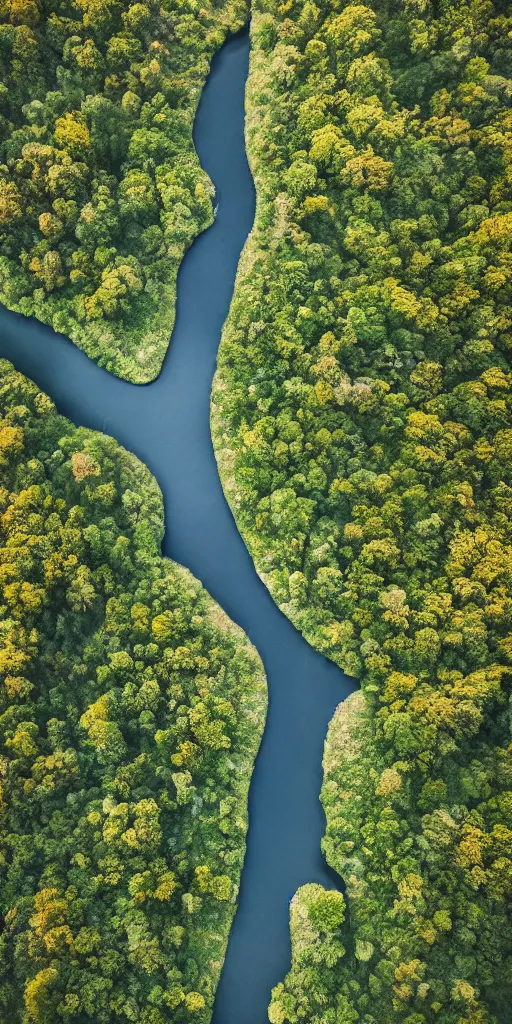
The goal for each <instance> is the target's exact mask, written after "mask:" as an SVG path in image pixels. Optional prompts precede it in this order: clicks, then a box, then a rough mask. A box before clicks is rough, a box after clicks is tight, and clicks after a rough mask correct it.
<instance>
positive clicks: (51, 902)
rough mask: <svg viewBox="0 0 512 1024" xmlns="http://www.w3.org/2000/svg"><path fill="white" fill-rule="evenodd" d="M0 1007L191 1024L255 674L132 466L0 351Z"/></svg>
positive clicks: (252, 752) (226, 919)
mask: <svg viewBox="0 0 512 1024" xmlns="http://www.w3.org/2000/svg"><path fill="white" fill-rule="evenodd" d="M0 375H1V384H0V459H1V474H2V488H1V490H0V515H1V518H0V528H1V547H0V573H1V577H2V588H3V601H2V607H1V612H0V629H1V633H2V649H1V652H0V671H1V673H2V684H1V688H0V701H1V707H0V734H1V744H2V749H1V754H0V777H1V796H2V801H1V808H0V809H1V820H0V836H1V839H0V845H1V857H2V866H1V874H0V905H1V907H2V912H3V917H2V933H1V935H0V964H1V966H0V978H1V980H0V1020H1V1021H2V1022H5V1024H17V1022H19V1024H55V1022H56V1021H58V1020H63V1021H68V1020H69V1021H86V1020H93V1021H95V1022H96V1024H102V1022H105V1024H107V1022H111V1021H114V1020H123V1021H137V1022H140V1024H166V1022H168V1021H169V1020H173V1021H176V1022H179V1024H186V1022H187V1021H195V1022H198V1024H207V1022H208V1021H209V1020H210V1016H211V1010H212V1004H213V996H214V993H215V988H216V985H217V981H218V976H219V972H220V968H221V966H222V962H223V959H224V953H225V948H226V943H227V937H228V932H229V928H230V925H231V921H232V918H233V914H234V911H235V906H236V901H237V893H238V885H239V877H240V870H241V866H242V862H243V857H244V851H245V835H246V829H247V792H248V787H249V780H250V777H251V772H252V766H253V761H254V758H255V756H256V752H257V749H258V745H259V740H260V737H261V733H262V730H263V725H264V720H265V710H266V684H265V677H264V674H263V670H262V666H261V662H260V659H259V657H258V655H257V654H256V651H255V650H254V648H253V647H252V646H251V645H250V644H249V642H248V641H247V639H246V637H245V635H244V634H243V633H242V631H241V630H240V629H239V628H238V627H237V626H235V625H234V624H233V623H232V622H231V621H230V620H229V619H228V618H227V617H226V616H225V614H224V613H223V612H222V611H221V609H220V608H219V607H218V605H216V604H215V603H214V602H213V601H212V600H211V598H210V597H209V596H208V594H207V593H206V592H205V591H204V589H203V588H202V587H201V585H200V584H199V583H198V582H197V581H196V580H195V579H194V578H193V577H192V575H191V574H190V573H189V572H188V571H187V570H186V569H183V568H182V567H181V566H179V565H177V564H176V563H174V562H171V561H169V560H167V559H163V558H162V557H161V555H160V542H161V538H162V535H163V509H162V499H161V494H160V491H159V488H158V486H157V484H156V482H155V480H154V479H153V478H152V477H151V475H150V474H149V472H148V471H147V470H146V469H145V467H144V466H143V465H142V464H141V463H140V462H138V460H137V459H135V458H134V457H133V456H132V455H129V454H128V453H127V452H126V451H125V450H124V449H123V448H121V447H120V445H119V444H118V443H117V442H116V441H114V440H113V439H112V438H109V437H106V436H105V435H104V434H101V433H96V432H94V431H91V430H86V429H84V428H76V427H74V426H73V425H72V424H71V423H70V422H69V420H67V419H65V418H64V417H62V416H59V415H58V414H57V412H56V410H55V407H54V405H53V403H52V402H51V401H50V399H49V398H48V397H47V396H46V395H45V394H44V393H42V392H40V391H38V389H37V388H36V387H35V385H33V384H32V383H31V382H30V381H28V380H27V379H26V378H25V377H23V376H22V375H21V374H19V373H17V372H16V371H15V370H14V369H13V368H12V366H11V365H10V364H9V363H7V362H6V361H5V360H2V361H1V362H0Z"/></svg>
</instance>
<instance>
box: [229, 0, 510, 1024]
mask: <svg viewBox="0 0 512 1024" xmlns="http://www.w3.org/2000/svg"><path fill="white" fill-rule="evenodd" d="M511 39H512V19H510V17H509V16H508V11H507V7H506V5H504V4H503V3H500V2H495V3H491V2H484V0H474V2H467V3H466V2H464V3H451V2H443V3H440V4H436V5H434V4H429V3H428V2H426V0H397V2H392V3H387V2H386V3H376V2H375V3H373V4H372V3H368V4H362V3H349V4H345V3H340V2H337V0H335V2H332V3H330V4H315V3H313V2H311V0H306V2H305V3H302V2H300V0H297V2H293V0H289V2H287V3H285V4H282V5H280V6H279V7H278V6H277V5H274V4H272V3H263V2H257V3H256V5H255V10H254V12H253V21H252V40H253V54H252V63H251V72H250V79H249V86H248V113H247V139H248V151H249V157H250V161H251V166H252V170H253V173H254V176H255V181H256V186H257V193H258V205H257V217H256V224H255V227H254V230H253V233H252V236H251V239H250V241H249V243H248V244H247V246H246V249H245V252H244V254H243V257H242V260H241V264H240V267H239V272H238V280H237V286H236V290H235V296H234V300H233V303H232V307H231V312H230V316H229V319H228V322H227V325H226V328H225V331H224V336H223V340H222V344H221V349H220V355H219V368H218V372H217V377H216V382H215V385H214V393H213V402H212V428H213V435H214V442H215V447H216V451H217V457H218V462H219V467H220V471H221V475H222V478H223V483H224V487H225V491H226V494H227V496H228V499H229V501H230V503H231V506H232V508H233V510H234V513H235V516H236V520H237V524H238V526H239V528H240V530H241V533H242V535H243V536H244V538H245V540H246V543H247V545H248V548H249V550H250V552H251V554H252V556H253V558H254V561H255V564H256V567H257V569H258V571H259V573H260V575H261V576H262V578H263V579H264V580H265V582H266V583H267V585H268V587H269V589H270V591H271V593H272V594H273V596H274V597H275V599H276V601H277V602H278V603H279V605H280V607H281V608H282V609H283V611H284V612H285V613H286V614H287V615H289V616H290V618H291V619H292V620H293V622H294V623H295V624H296V625H297V626H298V627H299V629H301V630H302V632H303V633H304V636H305V637H306V638H307V639H308V640H309V642H310V643H312V644H313V645H314V646H315V647H317V648H318V649H319V650H321V651H322V652H324V653H325V654H327V655H328V656H329V657H331V658H333V659H334V660H335V661H336V662H337V663H338V664H339V665H341V666H342V668H344V669H345V671H347V672H349V673H351V674H353V675H355V676H357V677H358V678H359V679H360V681H361V685H362V696H357V697H351V698H350V699H349V701H348V702H347V703H346V704H345V705H344V706H343V707H342V708H340V710H339V711H338V713H337V715H336V717H335V719H334V722H333V724H332V727H331V730H330V733H329V737H328V741H327V745H326V750H325V763H324V768H325V783H324V788H323V794H322V799H323V803H324V806H325V810H326V814H327V833H326V838H325V841H324V851H325V853H326V856H327V858H328V861H329V863H330V864H331V865H332V866H333V867H334V868H336V870H337V871H338V872H339V873H340V874H341V875H342V877H343V878H344V880H345V883H346V887H347V897H348V899H347V905H345V903H344V901H343V899H342V897H341V896H340V895H339V894H338V893H335V892H334V893H333V892H324V891H323V890H322V889H321V887H318V886H312V887H306V888H305V889H302V890H301V891H300V892H299V893H298V894H297V896H296V897H295V900H294V901H293V904H292V937H293V965H292V969H291V972H290V973H289V975H288V976H287V978H286V979H285V980H284V981H283V983H282V984H281V985H279V986H278V987H277V988H276V989H275V991H274V996H273V1000H272V1004H271V1008H270V1019H271V1021H272V1022H273V1024H287V1022H289V1024H295V1022H298V1021H304V1022H307V1024H320V1022H322V1024H327V1022H329V1024H331V1022H332V1024H334V1022H340V1024H341V1022H343V1024H348V1022H361V1024H395V1022H399V1021H400V1022H403V1024H433V1022H434V1021H436V1022H438V1024H462V1022H464V1024H470V1022H471V1024H491V1022H493V1024H494V1022H496V1021H499V1022H500V1024H505V1021H507V1020H508V1018H509V1013H510V1011H509V1006H510V995H511V992H510V985H511V972H510V967H511V954H512V935H511V925H510V897H511V889H512V861H511V846H512V803H511V789H512V785H511V783H512V764H511V760H510V757H511V747H510V720H509V717H508V699H509V692H510V674H511V660H512V639H511V612H512V603H511V584H512V580H511V561H510V559H511V546H510V519H511V512H512V475H511V473H512V469H511V460H512V416H511V412H512V409H511V398H510V394H511V383H512V374H511V372H510V349H511V345H512V332H511V328H512V308H511V302H510V296H511V272H512V257H511V252H510V249H511V241H512V176H511V166H512V165H511V160H512V156H511V154H512V131H511V128H512V120H511V113H510V97H511V91H512V54H511V46H512V43H511Z"/></svg>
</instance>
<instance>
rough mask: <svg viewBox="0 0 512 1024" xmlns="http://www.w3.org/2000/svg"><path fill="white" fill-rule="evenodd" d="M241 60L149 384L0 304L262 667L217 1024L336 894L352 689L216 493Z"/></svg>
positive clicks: (26, 363)
mask: <svg viewBox="0 0 512 1024" xmlns="http://www.w3.org/2000/svg"><path fill="white" fill-rule="evenodd" d="M248 57H249V37H248V33H247V32H244V33H242V34H240V35H238V36H235V37H233V38H232V39H230V40H229V41H228V42H227V43H226V44H225V45H224V47H223V48H222V49H221V51H220V52H219V53H218V54H217V55H216V57H215V59H214V61H213V64H212V69H211V73H210V76H209V78H208V82H207V84H206V87H205V90H204V93H203V96H202V98H201V102H200V105H199V108H198V113H197V117H196V122H195V127H194V141H195V145H196V148H197V150H198V153H199V157H200V160H201V163H202V165H203V167H205V168H206V170H207V171H208V173H209V175H210V177H211V178H212V180H213V182H214V183H215V185H216V189H217V201H218V202H219V204H220V205H219V211H218V215H217V217H216V219H215V222H214V224H213V225H212V227H211V228H209V229H208V231H206V232H205V233H204V234H202V235H201V236H200V237H199V238H198V239H197V240H196V242H195V243H194V245H193V246H192V248H191V249H190V250H189V252H188V253H187V255H186V257H185V259H184V261H183V264H182V266H181V269H180V273H179V277H178V305H177V317H176V324H175V328H174V332H173V335H172V340H171V344H170V347H169V351H168V354H167V357H166V360H165V363H164V367H163V370H162V373H161V375H160V376H159V378H158V380H156V381H155V382H154V383H152V384H150V385H147V386H137V385H133V384H128V383H126V382H124V381H121V380H118V379H117V378H115V377H113V376H111V375H109V374H108V373H107V372H106V371H104V370H101V369H99V368H98V366H96V365H95V364H94V363H93V362H91V361H90V360H89V359H88V358H87V356H85V355H84V354H83V353H82V352H80V351H79V350H78V349H77V348H75V347H74V345H72V344H71V343H70V342H69V341H67V340H66V339H65V338H64V337H62V336H60V335H57V334H55V333H54V332H53V331H52V330H51V329H50V328H47V327H44V326H42V325H41V324H39V323H38V322H37V321H34V320H27V319H25V318H24V317H22V316H18V315H16V314H14V313H10V312H8V311H7V310H5V309H3V308H1V307H0V355H2V356H5V357H7V358H8V359H10V360H11V361H12V362H13V363H14V365H15V366H16V367H17V369H19V370H21V371H22V372H23V373H24V374H26V375H27V376H28V377H30V378H31V379H32V380H34V381H36V383H37V384H38V385H39V387H41V388H42V389H43V390H44V391H46V392H48V394H50V395H51V396H52V398H53V399H54V401H55V402H56V404H57V406H58V408H59V410H60V411H61V412H63V413H64V414H65V415H66V416H68V417H69V418H70V419H72V420H73V421H74V422H75V423H77V424H81V425H84V426H87V427H92V428H93V429H95V430H101V431H104V432H105V433H108V434H111V435H113V436H114V437H115V438H116V439H117V440H118V441H119V442H120V443H121V444H122V445H124V446H125V447H126V448H128V449H129V450H130V451H133V452H135V453H136V454H137V455H138V457H139V458H140V459H141V460H142V461H143V462H145V463H146V465H147V466H148V467H149V468H150V470H151V471H152V473H154V475H155V477H156V479H157V480H158V482H159V484H160V487H161V489H162V492H163V495H164V501H165V510H166V534H165V541H164V553H165V554H166V555H168V556H169V557H170V558H173V559H175V560H176V561H177V562H181V563H182V564H183V565H186V566H188V568H189V569H190V570H191V571H192V572H193V574H194V576H196V577H197V578H198V579H200V580H201V581H202V583H203V584H204V586H205V587H206V589H207V590H208V591H209V592H210V594H211V595H212V596H213V597H214V598H215V600H216V601H218V602H219V604H220V605H221V606H222V607H223V608H224V609H225V611H226V612H227V613H228V615H229V616H230V617H231V618H232V619H234V620H235V621H236V622H237V623H239V625H240V626H241V627H242V628H243V629H244V630H245V632H246V633H247V635H248V636H249V637H250V639H251V641H252V643H253V644H254V645H255V647H256V648H257V650H258V651H259V653H260V655H261V657H262V659H263V663H264V666H265V669H266V673H267V678H268V685H269V712H268V720H267V725H266V729H265V734H264V737H263V741H262V745H261V748H260V753H259V755H258V759H257V762H256V767H255V770H254V775H253V779H252V783H251V789H250V796H249V811H250V827H249V833H248V846H247V855H246V860H245V865H244V869H243V873H242V882H241V890H240V901H239V907H238V911H237V914H236V917H235V921H234V925H233V928H232V932H231V936H230V941H229V947H228V953H227V958H226V961H225V965H224V969H223V972H222V976H221V981H220V985H219V988H218V992H217V998H216V1003H215V1010H214V1017H213V1021H214V1024H264V1022H265V1021H267V1020H268V1018H267V1006H268V1002H269V998H270V989H271V987H272V986H273V985H275V984H276V983H277V982H278V981H279V980H280V979H282V978H283V976H284V974H285V973H286V971H287V969H288V967H289V963H290V940H289V908H288V904H289V900H290V897H291V896H292V895H293V893H294V892H295V890H296V889H297V887H298V886H299V885H302V884H303V883H305V882H311V881H316V882H321V883H322V884H323V885H325V886H327V887H333V885H337V884H339V879H338V878H337V876H334V874H333V873H331V872H330V870H329V868H328V867H327V865H326V864H325V861H324V860H323V858H322V855H321V852H320V841H321V837H322V834H323V831H324V827H325V819H324V816H323V812H322V808H321V805H320V802H319V792H320V786H321V782H322V775H321V760H322V750H323V743H324V739H325V735H326V732H327V726H328V723H329V719H330V718H331V716H332V714H333V712H334V709H335V707H336V705H337V704H338V703H339V701H340V700H343V699H344V698H345V697H346V696H347V695H348V694H349V693H350V692H351V690H352V689H353V688H354V684H353V682H352V681H351V680H349V679H347V677H345V676H344V675H343V674H342V672H341V671H340V670H339V669H338V668H337V667H336V666H335V665H334V664H333V663H331V662H329V661H327V660H326V659H325V658H324V657H322V656H321V655H319V654H317V653H316V652H315V651H313V650H312V648H311V647H309V645H308V644H307V643H306V642H305V640H303V639H302V637H301V636H300V634H299V633H298V632H297V631H296V630H295V629H294V627H293V626H292V625H291V624H290V622H289V621H288V620H287V619H286V618H285V617H284V616H283V615H282V614H281V612H280V611H279V610H278V608H277V607H276V605H275V604H274V602H273V600H272V598H271V597H270V595H269V593H268V592H267V590H266V588H265V587H264V585H263V583H262V582H261V581H260V579H259V577H258V576H257V574H256V571H255V569H254V566H253V564H252V561H251V559H250V558H249V555H248V553H247V551H246V548H245V546H244V543H243V541H242V539H241V537H240V535H239V533H238V531H237V529H236V526H235V523H234V520H233V517H232V515H231V512H230V510H229V507H228V505H227V503H226V500H225V498H224V495H223V491H222V487H221V484H220V480H219V477H218V473H217V466H216V462H215V456H214V453H213V449H212V443H211V439H210V429H209V402H210V388H211V382H212V377H213V373H214V370H215V361H216V353H217V348H218V344H219V339H220V334H221V329H222V324H223V322H224V320H225V318H226V315H227V312H228V308H229V302H230V299H231V295H232V291H233V284H234V279H235V273H236V267H237V263H238V259H239V255H240V252H241V249H242V247H243V244H244V242H245V239H246V237H247V235H248V233H249V231H250V228H251V225H252V221H253V217H254V206H255V200H254V187H253V182H252V179H251V175H250V171H249V167H248V164H247V159H246V154H245V147H244V88H245V81H246V77H247V70H248Z"/></svg>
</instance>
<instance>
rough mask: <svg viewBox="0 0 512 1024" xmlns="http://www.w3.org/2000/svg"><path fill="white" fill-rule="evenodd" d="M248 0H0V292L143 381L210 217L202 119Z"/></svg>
mask: <svg viewBox="0 0 512 1024" xmlns="http://www.w3.org/2000/svg"><path fill="white" fill-rule="evenodd" d="M246 17H247V8H246V4H245V0H204V2H201V3H199V2H198V0H162V2H160V0H159V2H155V0H145V2H144V3H131V4H130V3H128V2H120V0H49V2H48V3H44V4H43V3H41V2H40V0H9V2H7V0H2V3H0V301H1V302H2V303H4V305H6V306H7V307H8V308H9V309H13V310H16V311H17V312H20V313H24V314H25V315H27V316H35V317H38V319H39V320H42V321H43V322H44V323H46V324H50V325H51V326H52V327H53V328H54V329H55V330H56V331H60V332H62V333H63V334H66V335H68V336H69V337H70V338H71V339H72V340H73V341H74V342H75V343H76V344H77V345H79V346H80V347H81V348H83V349H84V350H85V351H86V352H87V354H88V355H89V356H91V357H92V358H93V359H95V360H96V361H97V362H98V363H99V364H100V365H101V366H103V367H105V368H106V369H107V370H110V371H111V372H113V373H115V374H117V375H118V376H120V377H125V378H126V379H127V380H130V381H134V382H136V383H142V382H147V381H149V380H152V379H153V378H154V377H155V376H156V375H157V374H158V372H159V370H160V367H161V364H162V361H163V358H164V355H165V352H166V350H167V346H168V343H169V336H170V333H171V330H172V326H173V323H174V306H175V297H176V275H177V271H178V268H179V265H180V262H181V259H182V257H183V254H184V252H185V250H186V249H187V247H188V246H189V245H190V243H191V242H192V241H193V240H194V238H195V237H196V236H197V235H198V234H199V232H200V231H202V230H203V229H204V228H206V227H207V226H208V225H209V224H210V223H211V222H212V219H213V212H212V211H213V205H212V199H213V194H214V190H213V185H212V183H211V181H210V179H209V178H208V176H207V174H206V173H205V172H204V171H203V170H202V169H201V167H200V165H199V161H198V158H197V154H196V151H195V149H194V146H193V142H192V124H193V119H194V114H195V111H196V107H197V103H198V100H199V97H200V94H201V91H202V88H203V86H204V83H205V80H206V76H207V73H208V70H209V66H210V60H211V58H212V56H213V54H214V53H215V51H216V50H218V49H219V47H220V45H221V44H222V42H223V41H224V39H225V38H226V36H227V34H228V31H236V30H237V29H239V28H240V27H241V26H242V24H243V22H244V21H245V20H246Z"/></svg>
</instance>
